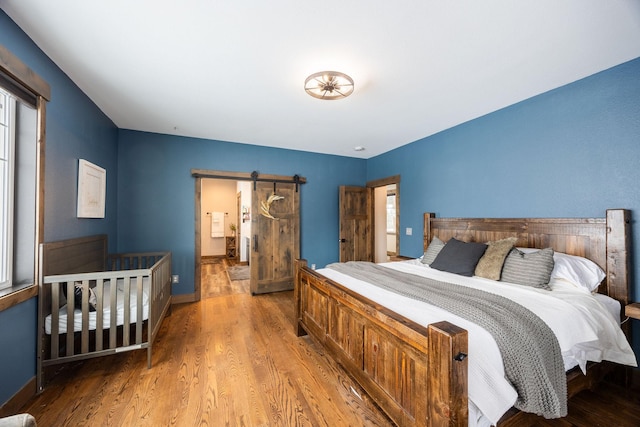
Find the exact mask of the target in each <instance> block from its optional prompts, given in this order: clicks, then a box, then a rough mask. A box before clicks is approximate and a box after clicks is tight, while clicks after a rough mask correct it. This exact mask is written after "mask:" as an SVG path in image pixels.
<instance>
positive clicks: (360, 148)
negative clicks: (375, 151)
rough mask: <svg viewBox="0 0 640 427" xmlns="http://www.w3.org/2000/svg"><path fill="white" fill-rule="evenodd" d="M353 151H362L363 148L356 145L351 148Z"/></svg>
mask: <svg viewBox="0 0 640 427" xmlns="http://www.w3.org/2000/svg"><path fill="white" fill-rule="evenodd" d="M353 151H364V147H363V146H362V145H356V146H355V147H353Z"/></svg>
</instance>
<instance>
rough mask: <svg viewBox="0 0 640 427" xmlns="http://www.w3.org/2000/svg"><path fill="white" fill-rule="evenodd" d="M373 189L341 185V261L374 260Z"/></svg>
mask: <svg viewBox="0 0 640 427" xmlns="http://www.w3.org/2000/svg"><path fill="white" fill-rule="evenodd" d="M372 191H373V190H372V189H371V188H365V187H348V186H341V187H340V201H339V203H340V237H339V244H340V262H347V261H373V255H372V254H373V250H372V246H373V235H372V228H371V219H372V218H373V213H372V209H373V208H372V198H373V197H372Z"/></svg>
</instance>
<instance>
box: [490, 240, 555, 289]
mask: <svg viewBox="0 0 640 427" xmlns="http://www.w3.org/2000/svg"><path fill="white" fill-rule="evenodd" d="M553 265H554V261H553V249H551V248H546V249H542V250H540V251H537V252H532V253H524V252H521V251H519V250H518V249H516V248H513V249H511V252H509V255H507V258H506V259H505V260H504V266H503V267H502V278H501V279H500V280H501V281H503V282H510V283H516V284H518V285H525V286H532V287H534V288H542V289H547V290H551V288H550V287H549V280H550V277H551V271H553Z"/></svg>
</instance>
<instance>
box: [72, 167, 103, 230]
mask: <svg viewBox="0 0 640 427" xmlns="http://www.w3.org/2000/svg"><path fill="white" fill-rule="evenodd" d="M78 160H79V161H78V213H77V216H78V218H104V204H105V194H106V189H107V171H106V170H104V169H103V168H101V167H100V166H97V165H94V164H93V163H91V162H88V161H86V160H84V159H78Z"/></svg>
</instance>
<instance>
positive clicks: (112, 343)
mask: <svg viewBox="0 0 640 427" xmlns="http://www.w3.org/2000/svg"><path fill="white" fill-rule="evenodd" d="M117 292H118V284H117V280H116V279H114V280H112V281H111V284H110V286H109V294H110V297H111V301H110V305H109V313H110V315H109V348H116V347H117V345H116V338H117V335H118V334H117V333H116V326H117V324H116V321H117V317H118V316H117V315H115V314H116V313H117V312H118V307H117V300H116V298H117V295H116V293H117Z"/></svg>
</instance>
